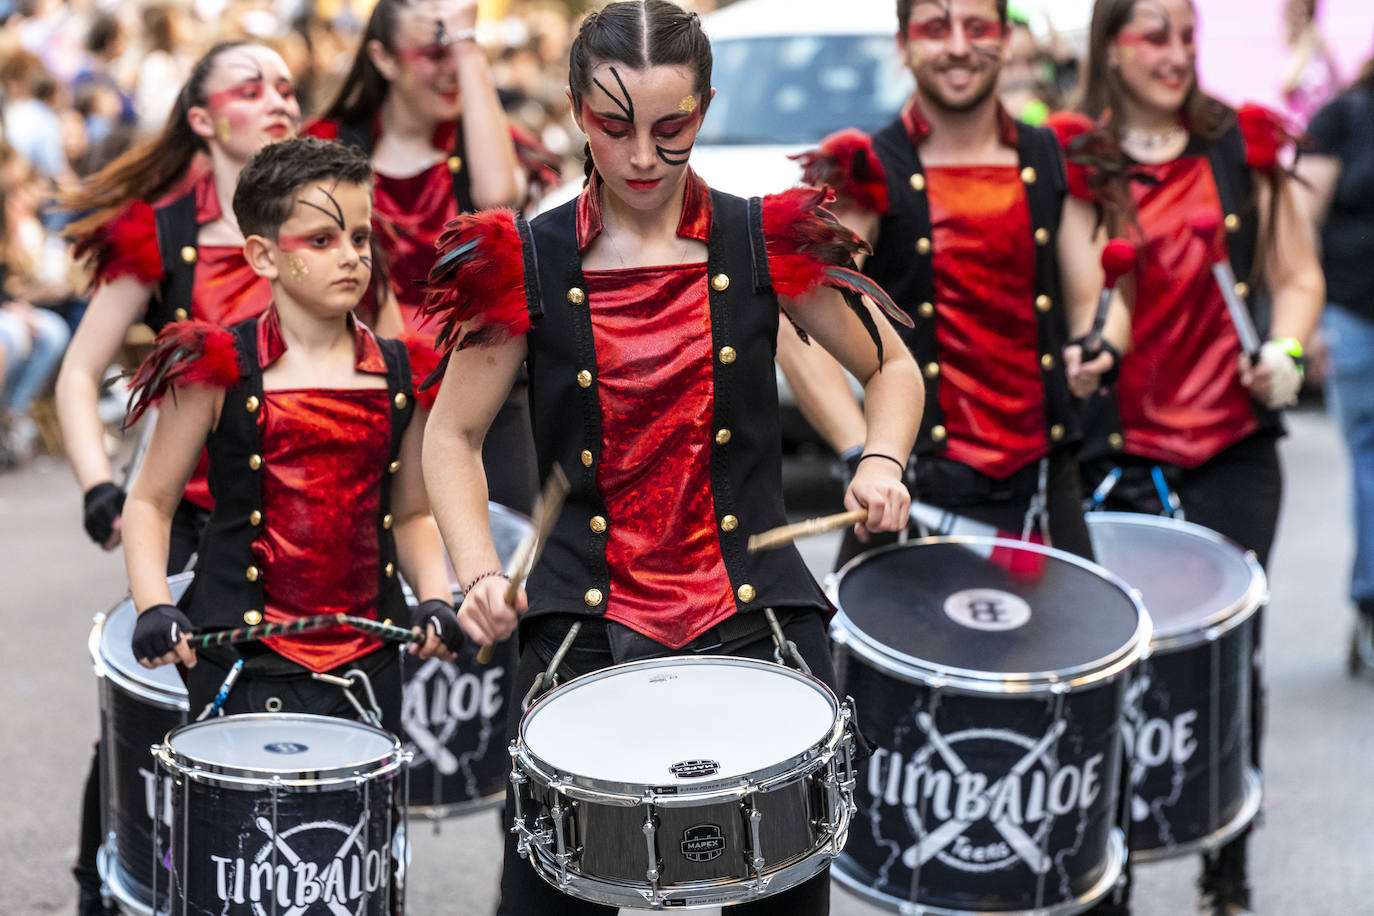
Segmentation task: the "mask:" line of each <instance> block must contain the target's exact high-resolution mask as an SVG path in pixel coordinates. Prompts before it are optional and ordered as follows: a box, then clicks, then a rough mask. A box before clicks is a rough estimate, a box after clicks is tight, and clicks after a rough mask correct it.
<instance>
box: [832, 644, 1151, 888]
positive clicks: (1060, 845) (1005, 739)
mask: <svg viewBox="0 0 1374 916" xmlns="http://www.w3.org/2000/svg"><path fill="white" fill-rule="evenodd" d="M837 652H838V654H839V656H840V658H839V664H838V665H837V667H838V668H839V670H840V672H841V674H840V677H841V686H842V689H843V692H844V693H846V694H847V695H849V696H851V697H853V699H854V702H855V709H856V711H857V714H858V720H859V728H860V731H861V732H862V733H863V735H864V736H865V738H867V739H868V741H869V742H870V743H871V744H872V745H873V746H874V747H873V755H872V756H871V757H870V758H869V759H868V760H867V761H866V762H865V763H864V764H863V765H862V766H861V767H860V771H859V774H858V784H857V786H856V787H855V804H856V805H857V809H858V810H857V811H856V812H855V814H854V820H853V823H852V825H851V827H850V831H849V841H848V843H847V844H846V846H845V849H844V852H843V853H842V854H841V855H840V858H839V860H838V862H837V863H836V865H835V868H836V870H837V871H839V872H842V873H844V874H845V875H846V876H847V877H848V878H849V879H851V880H853V881H855V882H857V883H859V884H862V885H864V886H866V887H868V888H870V889H872V890H873V891H874V892H876V893H877V894H878V895H881V896H883V897H886V898H890V899H891V900H892V901H894V902H898V901H915V902H918V903H919V904H920V905H922V906H926V907H936V908H940V909H943V910H951V911H966V912H1001V911H1019V910H1031V909H1039V908H1047V907H1057V906H1066V905H1070V904H1072V903H1073V902H1074V901H1076V900H1079V899H1080V898H1083V897H1084V896H1085V895H1087V894H1089V893H1090V892H1092V891H1093V889H1094V888H1096V887H1098V886H1099V885H1100V883H1101V882H1102V880H1103V879H1104V877H1105V876H1106V875H1107V874H1108V873H1109V871H1112V870H1113V869H1114V868H1116V867H1119V865H1120V863H1119V862H1114V861H1113V859H1112V850H1113V849H1114V848H1119V847H1116V846H1114V843H1113V834H1114V833H1115V832H1116V831H1117V830H1118V829H1119V824H1120V793H1119V791H1118V786H1119V784H1120V772H1121V760H1122V732H1121V728H1120V720H1121V712H1122V708H1123V705H1124V703H1125V699H1126V686H1127V681H1128V678H1127V675H1126V674H1125V673H1124V672H1118V673H1116V674H1115V675H1113V676H1111V677H1107V678H1104V679H1102V680H1100V681H1097V682H1095V683H1092V684H1090V685H1088V686H1084V687H1080V688H1078V689H1076V690H1074V691H1073V692H1071V693H1069V692H1065V693H1058V692H1050V691H1041V692H1036V693H1028V694H1023V695H1013V694H976V693H972V692H962V691H957V690H951V689H949V688H944V689H936V688H934V687H932V686H930V685H927V684H921V683H914V682H912V681H910V680H907V679H903V678H898V677H895V676H894V675H893V674H892V673H891V672H888V671H885V670H882V669H880V668H878V667H876V666H874V665H872V664H870V663H869V661H868V660H867V659H865V658H863V657H861V656H859V655H856V654H854V653H851V652H850V651H849V650H848V649H846V648H845V647H844V646H843V644H841V646H840V647H839V648H838V650H837ZM1061 706H1062V709H1061V708H1060V707H1061ZM1057 710H1058V712H1059V717H1058V718H1059V719H1061V720H1062V721H1063V723H1064V728H1063V733H1062V734H1061V735H1059V736H1058V738H1057V739H1056V740H1054V741H1053V742H1052V743H1051V744H1050V745H1049V746H1048V749H1047V753H1046V756H1047V757H1050V758H1052V759H1053V760H1054V762H1055V764H1056V765H1057V767H1058V769H1057V770H1056V769H1055V768H1052V767H1050V766H1049V765H1048V763H1047V762H1046V761H1045V760H1043V759H1040V758H1038V759H1037V760H1036V762H1035V763H1033V764H1032V765H1031V766H1030V768H1029V769H1028V770H1027V772H1026V773H1025V774H1024V775H1023V777H1022V779H1021V780H1020V782H1021V787H1020V794H1021V802H1022V804H1021V806H1020V808H1021V811H1020V814H1021V817H1022V823H1021V824H1020V825H1018V826H1019V827H1020V828H1021V829H1022V830H1023V832H1024V833H1025V834H1026V835H1027V836H1028V837H1029V838H1030V839H1031V840H1032V842H1033V843H1034V844H1035V845H1037V846H1039V847H1040V849H1041V850H1042V851H1043V852H1048V853H1050V854H1051V855H1052V858H1053V861H1052V863H1051V865H1050V867H1049V869H1048V870H1047V871H1045V872H1044V873H1037V872H1036V871H1035V870H1033V869H1032V867H1031V865H1030V864H1029V863H1028V862H1026V861H1025V860H1024V859H1023V858H1021V857H1020V856H1018V855H1017V853H1016V851H1015V850H1014V849H1012V847H1011V845H1010V844H1009V843H1008V842H1007V841H1006V840H1005V839H1004V838H1003V837H1002V836H1001V835H1000V834H999V833H998V832H997V831H996V829H995V828H994V827H993V826H992V825H991V824H990V823H989V821H988V820H987V818H980V819H979V820H977V821H974V822H973V823H971V824H970V825H969V827H968V828H967V830H965V831H963V832H960V833H957V834H955V835H954V836H953V837H952V838H951V839H950V841H949V843H948V845H947V846H945V847H942V849H941V851H940V852H938V853H933V854H932V855H931V857H930V858H928V859H927V860H926V861H925V862H924V863H922V864H921V866H920V878H919V884H918V885H917V887H916V890H915V893H914V894H913V892H912V891H913V888H912V882H913V878H914V875H913V869H912V868H911V867H909V866H908V865H907V864H905V862H904V860H903V855H904V854H906V853H907V852H908V851H909V850H913V849H915V847H916V846H917V844H918V843H919V842H920V840H921V838H922V836H924V835H927V834H931V833H934V832H936V831H939V830H940V829H941V825H942V824H943V823H947V821H945V820H943V819H942V818H941V816H940V815H941V813H942V812H940V811H939V810H937V808H938V807H939V806H938V805H937V804H936V799H938V797H939V796H940V794H941V792H942V791H944V790H943V789H942V785H943V777H941V776H940V775H938V774H940V773H946V774H949V773H950V768H949V765H948V764H947V763H946V762H945V761H944V760H943V759H942V757H941V755H940V753H939V751H938V750H937V748H936V747H935V746H934V742H933V741H932V740H930V739H928V738H927V733H926V731H925V730H924V729H923V728H922V726H921V724H920V721H921V720H920V717H921V716H922V715H923V714H924V715H928V716H930V717H931V722H932V724H933V725H934V729H935V731H936V732H937V733H938V734H939V735H940V736H942V737H943V738H944V740H945V741H947V742H948V743H949V745H950V747H951V748H952V750H953V751H954V752H955V753H956V755H958V756H959V757H961V759H962V760H963V763H964V765H965V766H967V768H968V771H969V773H970V774H978V775H981V776H983V777H985V778H986V780H987V784H988V785H992V784H993V783H995V782H996V781H997V779H998V778H999V777H1001V776H1003V775H1004V774H1006V773H1007V772H1008V771H1009V770H1010V769H1011V768H1012V767H1013V766H1014V765H1015V764H1016V763H1017V762H1018V760H1020V759H1021V758H1022V757H1024V756H1025V755H1027V754H1028V753H1030V750H1031V748H1032V747H1033V746H1034V745H1035V744H1036V743H1037V742H1039V741H1041V740H1042V739H1044V738H1045V736H1046V735H1048V734H1049V733H1050V731H1051V730H1052V729H1053V728H1055V723H1056V721H1057V717H1056V711H1057ZM895 755H901V772H900V774H899V775H897V776H896V777H895V779H896V790H895V794H896V796H897V798H898V805H896V806H893V805H889V804H887V803H886V801H885V800H883V799H884V797H886V796H889V795H890V794H892V793H890V792H889V788H888V787H889V785H890V783H889V779H891V778H893V772H892V765H893V763H894V762H895ZM909 762H915V768H914V769H915V773H916V777H915V779H914V780H912V779H910V778H909V773H910V772H911V768H909V767H908V763H909ZM932 765H933V766H932ZM1070 768H1076V770H1070ZM926 772H932V773H933V774H935V775H932V776H931V778H930V779H929V780H927V781H925V782H924V784H923V783H922V778H923V776H924V774H925V773H926ZM1060 772H1062V773H1064V774H1066V775H1063V776H1061V777H1059V778H1060V779H1061V780H1062V782H1060V783H1059V788H1060V801H1061V802H1062V801H1064V800H1065V799H1067V798H1074V797H1076V798H1077V799H1078V801H1079V802H1080V803H1081V802H1083V801H1084V799H1085V798H1086V796H1087V795H1089V794H1091V795H1092V797H1091V798H1090V799H1088V801H1087V803H1086V804H1074V805H1073V806H1072V807H1071V808H1070V809H1068V810H1067V811H1066V813H1064V814H1062V815H1060V816H1057V817H1049V816H1042V817H1039V818H1036V817H1034V815H1035V813H1036V812H1035V811H1034V810H1033V809H1030V810H1028V806H1031V805H1032V802H1031V798H1032V797H1034V795H1035V790H1036V785H1037V784H1039V785H1041V786H1042V788H1043V789H1046V790H1048V789H1049V788H1051V787H1053V786H1054V785H1055V778H1056V774H1057V773H1060ZM1074 772H1076V773H1077V774H1078V775H1077V776H1074V775H1072V773H1074ZM1087 774H1090V775H1091V778H1090V779H1088V778H1085V777H1086V776H1087ZM968 779H969V780H970V782H969V785H971V786H972V785H976V779H977V775H974V776H970V777H968ZM1085 782H1086V783H1088V784H1089V785H1091V786H1094V787H1095V791H1092V792H1089V791H1086V790H1085ZM1071 783H1076V784H1077V787H1078V788H1077V790H1076V792H1070V791H1069V789H1070V787H1071ZM875 786H876V787H877V788H878V789H879V790H880V793H881V794H880V795H879V796H877V797H875V794H874V791H873V790H874V788H875ZM957 786H958V780H957V778H956V777H954V776H953V775H952V774H950V776H949V798H950V802H949V805H950V813H951V814H954V813H957V812H955V810H954V808H955V807H956V806H957ZM927 787H929V789H930V790H931V795H930V796H928V797H925V798H924V801H923V802H921V801H918V803H917V804H916V805H913V806H912V807H910V808H907V807H906V806H905V805H904V804H903V801H905V800H908V799H909V798H910V796H909V794H908V793H910V792H911V791H912V790H913V789H914V791H915V792H916V794H917V797H918V798H921V797H922V796H925V792H926V789H927ZM1004 801H1006V802H1007V806H1006V808H1005V809H1004V810H1006V811H1009V810H1010V809H1011V807H1012V805H1011V799H1010V798H1006V799H1004ZM921 804H924V805H925V810H924V816H923V813H922V808H921ZM1060 807H1063V805H1062V804H1061V805H1060ZM1046 813H1047V814H1048V812H1046ZM1013 820H1014V818H1013ZM923 828H924V829H923ZM946 829H948V828H946ZM970 835H971V836H970ZM979 857H982V858H983V860H984V861H982V862H979V861H977V859H978V858H979ZM955 862H959V863H960V864H961V865H962V866H963V867H962V868H961V867H959V865H955V864H953V863H955Z"/></svg>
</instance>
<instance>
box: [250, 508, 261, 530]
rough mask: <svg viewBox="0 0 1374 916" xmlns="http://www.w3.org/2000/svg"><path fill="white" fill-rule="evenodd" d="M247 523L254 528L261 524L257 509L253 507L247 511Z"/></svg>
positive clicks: (259, 513)
mask: <svg viewBox="0 0 1374 916" xmlns="http://www.w3.org/2000/svg"><path fill="white" fill-rule="evenodd" d="M248 524H250V525H252V526H253V527H254V528H256V527H258V526H259V525H261V524H262V513H261V512H259V511H258V510H257V509H254V510H253V511H252V512H249V513H248Z"/></svg>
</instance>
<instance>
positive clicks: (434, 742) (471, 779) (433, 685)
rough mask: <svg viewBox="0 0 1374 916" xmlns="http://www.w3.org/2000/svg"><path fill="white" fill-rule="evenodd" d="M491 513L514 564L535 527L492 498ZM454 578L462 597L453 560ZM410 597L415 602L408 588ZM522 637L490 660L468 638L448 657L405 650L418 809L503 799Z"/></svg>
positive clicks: (433, 814) (477, 806)
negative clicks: (448, 659)
mask: <svg viewBox="0 0 1374 916" xmlns="http://www.w3.org/2000/svg"><path fill="white" fill-rule="evenodd" d="M487 511H488V514H489V516H490V518H491V536H492V540H493V541H494V542H495V544H496V555H497V556H498V557H500V558H501V562H502V563H503V564H505V563H509V562H510V558H511V557H512V556H513V555H514V553H515V550H516V548H517V547H518V546H519V545H520V542H521V541H522V540H523V539H524V537H525V535H526V534H528V533H529V532H530V531H531V530H533V525H532V523H531V522H530V520H529V519H528V518H526V517H525V516H523V515H521V514H520V513H518V512H515V511H514V510H512V509H507V508H506V507H505V506H500V505H497V504H496V503H488V504H487ZM445 557H446V558H447V555H445ZM449 581H450V582H451V583H453V600H454V602H455V603H457V602H459V601H461V600H462V592H461V591H460V590H459V588H458V577H457V574H456V573H454V571H453V567H452V566H451V565H450V566H449ZM406 600H407V602H409V603H411V604H412V605H414V603H415V600H414V597H413V596H412V594H411V592H410V590H409V589H407V590H406ZM417 623H421V624H423V621H417ZM517 642H518V641H517V640H515V639H508V640H506V641H505V642H502V643H497V644H496V646H495V652H494V654H493V655H492V659H491V661H490V662H488V663H487V664H485V665H483V664H481V663H479V662H478V661H477V652H478V648H479V647H478V646H475V645H473V643H471V642H467V643H465V644H464V646H463V649H462V651H461V652H459V653H458V658H457V659H456V660H455V661H451V662H446V661H441V660H439V659H437V658H430V659H419V658H416V657H415V656H414V655H411V654H409V653H403V654H402V655H401V667H402V670H403V672H404V678H405V680H404V685H403V687H402V694H401V722H402V724H403V726H404V730H405V735H404V737H405V747H406V750H407V751H408V752H409V753H411V754H412V755H413V760H412V762H411V764H410V805H411V810H412V811H414V812H415V813H417V814H423V815H425V816H426V817H429V818H442V817H448V816H451V815H459V814H468V813H471V812H473V811H480V810H483V809H486V808H494V807H496V806H498V805H500V804H501V803H502V801H503V800H504V799H505V797H506V777H507V775H508V774H509V773H510V754H509V753H508V752H507V750H506V742H505V736H506V710H507V707H508V705H509V703H510V690H511V681H512V679H513V678H514V677H515V669H516V666H517V664H518V663H519V652H518V646H517Z"/></svg>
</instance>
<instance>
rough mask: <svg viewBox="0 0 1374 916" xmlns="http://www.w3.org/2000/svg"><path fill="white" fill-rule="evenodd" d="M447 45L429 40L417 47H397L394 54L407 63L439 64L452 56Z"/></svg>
mask: <svg viewBox="0 0 1374 916" xmlns="http://www.w3.org/2000/svg"><path fill="white" fill-rule="evenodd" d="M449 48H450V46H449V45H441V44H439V43H437V42H431V43H430V44H427V45H421V46H420V47H418V48H398V49H397V51H396V54H397V55H398V56H399V57H400V58H401V60H403V61H405V62H406V63H409V64H418V63H427V64H441V63H443V62H444V61H446V60H448V59H449V58H450V57H452V56H453V52H452V51H450V50H449Z"/></svg>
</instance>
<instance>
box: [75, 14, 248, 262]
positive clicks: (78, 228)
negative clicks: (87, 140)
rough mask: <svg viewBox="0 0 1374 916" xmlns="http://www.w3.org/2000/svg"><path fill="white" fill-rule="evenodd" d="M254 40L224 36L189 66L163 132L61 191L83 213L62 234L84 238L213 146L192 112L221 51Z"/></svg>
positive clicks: (176, 179) (173, 182) (153, 196)
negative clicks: (77, 185) (199, 129)
mask: <svg viewBox="0 0 1374 916" xmlns="http://www.w3.org/2000/svg"><path fill="white" fill-rule="evenodd" d="M250 44H253V42H249V41H224V42H220V43H219V44H217V45H215V46H214V47H212V48H211V49H210V50H209V51H207V52H206V53H205V55H204V56H203V57H201V59H200V60H198V61H196V64H195V66H194V67H192V68H191V75H190V76H189V77H187V79H186V83H185V85H183V86H182V87H181V91H180V92H179V93H177V99H176V104H175V105H173V106H172V113H171V114H170V115H168V117H167V124H166V126H164V127H163V128H162V133H160V134H159V135H158V136H157V137H156V138H155V139H153V140H150V141H148V142H147V143H144V144H142V145H141V146H138V147H135V148H134V149H132V150H129V151H128V152H126V153H124V154H123V155H122V156H120V157H119V158H118V159H116V160H115V161H114V162H111V163H110V164H109V165H107V166H105V168H103V169H101V170H100V171H99V172H97V173H95V174H94V175H92V176H90V177H89V178H87V179H86V181H85V182H84V183H83V185H82V186H81V187H80V188H78V189H76V190H75V191H71V192H68V193H65V194H62V195H60V196H59V198H58V202H59V204H60V205H61V206H62V207H63V209H65V210H68V211H73V212H77V213H82V214H85V215H83V216H82V217H81V218H80V219H78V220H76V221H75V222H73V223H72V224H71V225H69V226H68V227H67V229H66V230H65V232H64V233H63V234H64V235H66V236H67V237H68V238H80V237H82V236H84V235H86V234H88V233H89V232H91V231H92V230H94V229H97V228H99V227H100V226H101V225H103V224H104V223H105V222H107V221H108V220H109V218H110V217H111V216H113V215H114V214H115V213H117V212H118V211H120V210H122V209H124V208H125V207H126V206H128V205H129V204H131V203H133V202H134V201H137V200H142V201H146V202H147V203H153V202H154V201H156V200H157V199H158V198H160V197H162V196H163V195H165V194H166V193H167V192H169V191H170V190H172V188H174V187H176V186H177V184H179V183H180V182H181V181H182V179H183V178H185V177H186V173H187V172H188V171H189V170H190V168H191V163H192V162H193V161H194V160H195V158H196V156H197V155H198V154H200V153H204V152H208V149H209V148H208V147H207V146H206V145H205V140H204V139H203V138H202V137H200V136H199V135H198V134H196V132H195V131H193V130H192V129H191V122H190V111H191V109H192V108H197V107H201V106H204V105H205V104H206V103H207V102H208V101H209V100H208V98H207V97H206V94H205V83H206V80H208V79H209V78H210V73H211V72H212V71H213V70H214V67H215V60H216V59H217V58H218V57H219V55H220V54H222V53H224V52H225V51H229V50H232V49H234V48H239V47H243V46H245V45H250Z"/></svg>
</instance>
